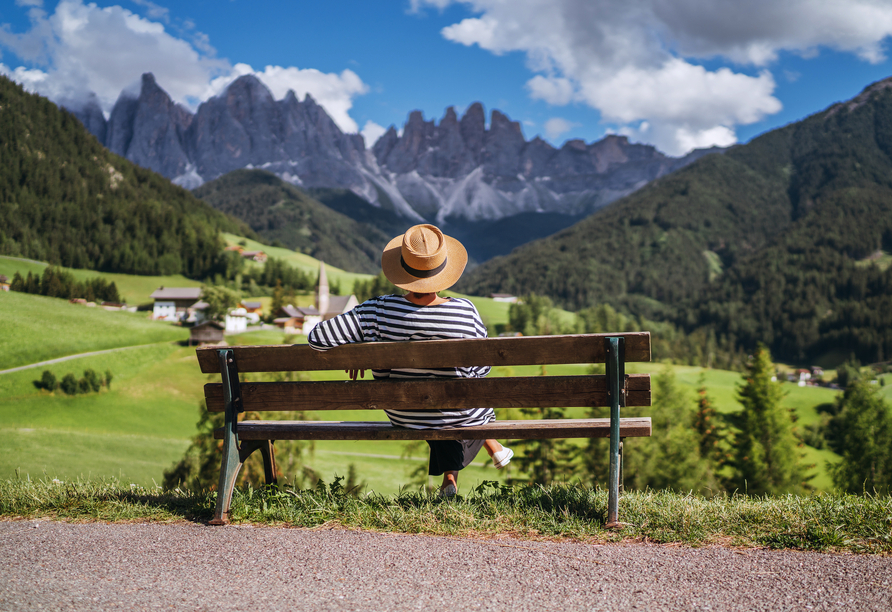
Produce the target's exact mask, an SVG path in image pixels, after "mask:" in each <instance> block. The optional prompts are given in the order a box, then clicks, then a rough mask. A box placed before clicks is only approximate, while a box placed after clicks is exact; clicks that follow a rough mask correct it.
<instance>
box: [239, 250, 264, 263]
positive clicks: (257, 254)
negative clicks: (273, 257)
mask: <svg viewBox="0 0 892 612" xmlns="http://www.w3.org/2000/svg"><path fill="white" fill-rule="evenodd" d="M241 255H242V257H244V258H245V259H253V260H254V261H257V262H260V263H263V262H265V261H266V253H264V252H263V251H241Z"/></svg>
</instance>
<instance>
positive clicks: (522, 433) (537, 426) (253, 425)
mask: <svg viewBox="0 0 892 612" xmlns="http://www.w3.org/2000/svg"><path fill="white" fill-rule="evenodd" d="M650 433H651V432H650V418H649V417H642V418H623V419H620V426H619V435H620V437H623V438H641V437H647V436H650ZM223 436H224V428H222V427H220V428H218V429H216V430H215V431H214V437H215V438H216V439H218V440H222V439H223ZM238 436H239V438H241V439H242V440H485V439H487V438H502V439H511V440H521V439H523V440H535V439H541V438H607V437H609V436H610V419H550V420H522V421H492V422H490V423H487V424H486V425H478V426H476V427H454V428H452V429H405V428H403V427H394V426H393V425H391V424H390V423H389V422H388V421H241V422H240V423H239V424H238Z"/></svg>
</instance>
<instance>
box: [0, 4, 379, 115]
mask: <svg viewBox="0 0 892 612" xmlns="http://www.w3.org/2000/svg"><path fill="white" fill-rule="evenodd" d="M20 3H21V4H26V3H27V4H29V5H32V4H34V3H33V2H25V1H20ZM135 3H136V4H137V5H139V6H142V7H144V8H145V9H146V10H147V14H148V15H149V16H150V17H152V19H161V20H163V21H165V22H167V20H168V12H167V9H164V8H163V7H160V6H158V5H156V4H154V3H152V2H151V1H150V0H135ZM29 17H30V19H31V29H30V30H28V31H26V32H24V33H19V34H16V33H12V32H11V31H10V28H9V26H8V25H0V48H4V47H5V48H7V49H9V50H11V51H12V52H13V53H15V54H16V55H17V56H18V57H20V58H21V59H23V60H25V61H27V62H31V63H32V64H33V65H35V66H37V67H36V68H29V69H26V68H24V67H18V68H7V69H6V72H7V73H9V74H10V76H11V77H12V78H13V79H15V80H16V81H19V82H21V83H22V84H23V85H24V86H25V87H27V88H28V89H29V90H30V91H34V92H37V93H40V94H42V95H45V96H47V97H49V98H50V99H53V100H56V101H62V100H78V99H83V98H85V97H86V95H87V94H88V93H89V92H91V91H92V92H94V93H96V95H97V97H98V99H99V102H100V104H101V105H102V107H103V109H104V110H105V111H106V112H108V111H109V110H110V109H111V107H112V106H113V105H114V102H115V100H116V99H117V97H118V95H119V94H120V92H121V91H122V90H123V89H125V88H126V87H128V86H130V85H132V84H133V83H134V82H138V80H139V77H140V75H141V74H142V73H144V72H151V73H153V74H154V75H155V78H156V80H157V82H158V84H159V85H160V86H161V87H162V88H164V90H165V91H167V93H169V94H170V96H171V98H173V99H174V100H176V101H177V102H180V103H182V104H184V105H186V106H188V107H190V108H192V109H193V110H194V109H195V108H196V107H197V106H198V104H199V103H200V102H202V101H204V100H206V99H208V98H209V97H210V96H212V95H215V94H217V93H219V92H221V91H222V90H223V89H224V88H225V86H226V85H228V84H229V83H231V82H232V81H233V80H235V79H236V78H238V77H239V76H241V75H242V74H249V73H253V74H256V75H257V77H258V78H260V80H261V81H262V82H263V83H264V84H265V85H266V86H267V87H269V88H270V90H271V91H272V93H273V95H274V96H275V97H276V98H277V99H281V98H282V97H284V96H285V94H286V93H287V91H288V90H289V89H293V90H294V92H295V93H296V94H297V95H298V96H299V97H300V98H301V99H303V98H304V97H305V96H306V94H307V93H309V94H311V95H312V96H313V98H314V99H315V100H316V101H317V102H318V103H319V104H320V105H322V106H323V107H324V108H325V110H326V112H327V113H328V114H329V115H330V116H331V117H332V119H333V120H334V121H335V123H337V124H338V126H339V127H340V128H341V129H342V130H344V131H345V132H357V131H358V126H357V125H356V122H355V121H354V120H353V119H352V118H351V117H350V115H349V111H350V109H351V108H352V106H353V98H354V97H355V96H357V95H362V94H364V93H365V92H366V91H367V90H368V87H367V86H366V85H365V84H364V83H363V82H362V80H361V79H360V78H359V76H357V75H356V73H354V72H352V71H350V70H344V71H343V72H341V73H340V74H326V73H323V72H320V71H318V70H314V69H311V68H309V69H298V68H295V67H281V66H267V67H266V68H265V70H263V71H254V69H253V68H252V67H251V66H248V65H247V64H236V65H235V66H233V65H232V64H230V63H229V62H228V61H227V60H224V59H218V58H216V57H215V54H216V51H215V50H214V49H213V47H211V46H210V43H209V41H208V40H207V37H206V36H205V35H204V34H202V33H200V32H192V33H191V36H192V41H191V42H187V41H185V40H183V39H181V38H178V37H176V36H174V35H172V34H171V33H170V32H168V31H167V30H166V29H165V26H164V25H163V24H162V23H158V22H157V21H152V20H150V19H147V18H145V17H141V16H139V15H136V14H135V13H133V12H131V11H129V10H127V9H125V8H122V7H121V6H110V7H107V8H100V7H98V6H97V5H96V4H92V3H91V4H84V3H83V2H82V0H62V1H61V2H59V4H58V5H57V6H56V10H55V12H54V13H53V14H52V15H47V14H46V13H45V12H44V11H42V10H41V9H38V8H33V9H31V10H30V12H29ZM187 29H188V28H187Z"/></svg>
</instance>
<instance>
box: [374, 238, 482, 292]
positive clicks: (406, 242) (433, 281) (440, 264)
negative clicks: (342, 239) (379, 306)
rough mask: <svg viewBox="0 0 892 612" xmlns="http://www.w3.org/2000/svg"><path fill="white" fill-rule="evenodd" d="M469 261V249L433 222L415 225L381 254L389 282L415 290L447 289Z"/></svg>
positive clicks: (391, 242) (435, 290)
mask: <svg viewBox="0 0 892 612" xmlns="http://www.w3.org/2000/svg"><path fill="white" fill-rule="evenodd" d="M467 263H468V252H467V251H466V250H465V247H463V246H462V244H461V243H460V242H459V241H458V240H456V239H455V238H450V237H449V236H446V235H445V234H443V232H441V231H440V230H439V229H438V228H436V227H434V226H433V225H415V226H413V227H410V228H409V229H408V230H406V233H405V234H403V235H402V236H397V237H396V238H394V239H393V240H391V241H390V242H389V243H388V244H387V246H386V247H385V248H384V253H383V254H382V255H381V268H382V269H383V270H384V276H386V277H387V280H389V281H390V282H391V283H393V284H394V285H396V286H397V287H399V288H400V289H405V290H407V291H414V292H416V293H434V292H437V291H442V290H443V289H448V288H449V287H451V286H452V285H454V284H455V283H456V281H458V279H459V277H460V276H461V273H462V272H464V269H465V266H466V265H467Z"/></svg>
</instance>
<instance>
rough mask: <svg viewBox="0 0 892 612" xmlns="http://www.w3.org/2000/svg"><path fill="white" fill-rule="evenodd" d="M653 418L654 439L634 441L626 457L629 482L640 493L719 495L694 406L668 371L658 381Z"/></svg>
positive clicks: (673, 375) (655, 385) (624, 456)
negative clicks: (696, 426) (705, 457)
mask: <svg viewBox="0 0 892 612" xmlns="http://www.w3.org/2000/svg"><path fill="white" fill-rule="evenodd" d="M653 398H654V399H653V407H652V408H651V409H650V410H649V411H648V413H649V414H650V415H651V419H652V426H653V432H654V435H653V436H652V437H650V438H644V439H641V440H636V441H634V443H633V444H634V445H633V446H631V448H629V452H626V453H624V454H623V459H624V461H625V463H626V465H625V468H624V470H623V471H624V476H625V482H626V483H627V484H629V485H631V487H633V488H636V489H645V488H647V487H650V488H652V489H673V490H676V491H691V490H693V491H697V492H703V493H707V492H710V491H715V489H716V483H715V476H714V474H713V472H712V470H711V468H710V464H709V462H707V461H704V460H703V459H702V458H701V456H700V436H699V435H698V433H697V431H696V430H695V429H694V428H693V427H691V425H692V424H693V423H694V415H695V410H694V402H693V401H692V400H691V398H690V396H689V395H688V394H687V393H685V392H684V390H683V389H681V388H680V387H679V385H678V382H677V380H676V378H675V374H674V373H673V372H672V370H670V369H668V368H667V369H666V370H664V371H663V372H661V373H660V374H658V375H657V377H656V378H655V380H654V392H653Z"/></svg>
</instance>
